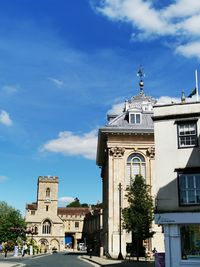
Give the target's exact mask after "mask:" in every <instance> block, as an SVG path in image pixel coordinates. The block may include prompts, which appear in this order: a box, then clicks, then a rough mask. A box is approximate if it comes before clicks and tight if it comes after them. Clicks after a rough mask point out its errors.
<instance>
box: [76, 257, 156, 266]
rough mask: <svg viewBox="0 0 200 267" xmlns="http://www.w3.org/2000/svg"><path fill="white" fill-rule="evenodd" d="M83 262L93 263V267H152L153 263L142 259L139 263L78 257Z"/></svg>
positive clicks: (133, 260) (132, 260)
mask: <svg viewBox="0 0 200 267" xmlns="http://www.w3.org/2000/svg"><path fill="white" fill-rule="evenodd" d="M80 258H82V259H83V260H87V261H89V262H91V263H93V264H94V265H95V266H105V267H106V266H107V267H154V266H155V263H154V261H153V260H148V261H146V260H145V259H144V258H140V261H139V262H138V261H136V259H130V260H129V259H127V260H116V259H107V258H104V257H103V258H100V257H96V256H92V257H90V256H87V255H84V256H80Z"/></svg>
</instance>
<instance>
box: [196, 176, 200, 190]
mask: <svg viewBox="0 0 200 267" xmlns="http://www.w3.org/2000/svg"><path fill="white" fill-rule="evenodd" d="M196 188H197V189H200V175H196Z"/></svg>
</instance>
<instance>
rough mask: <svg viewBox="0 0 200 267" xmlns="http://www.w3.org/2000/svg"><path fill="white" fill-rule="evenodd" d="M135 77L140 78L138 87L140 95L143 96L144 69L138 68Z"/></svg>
mask: <svg viewBox="0 0 200 267" xmlns="http://www.w3.org/2000/svg"><path fill="white" fill-rule="evenodd" d="M137 76H138V77H140V82H139V86H140V95H143V93H144V92H143V87H144V81H143V78H144V77H145V73H144V69H143V67H142V66H140V67H139V70H138V72H137Z"/></svg>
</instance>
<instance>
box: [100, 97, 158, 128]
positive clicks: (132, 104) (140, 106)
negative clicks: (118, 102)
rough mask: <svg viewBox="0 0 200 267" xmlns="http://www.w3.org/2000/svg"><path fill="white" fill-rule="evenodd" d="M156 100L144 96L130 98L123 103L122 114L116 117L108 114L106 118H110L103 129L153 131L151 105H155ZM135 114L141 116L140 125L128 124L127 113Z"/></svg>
mask: <svg viewBox="0 0 200 267" xmlns="http://www.w3.org/2000/svg"><path fill="white" fill-rule="evenodd" d="M155 103H156V100H155V99H153V98H152V97H150V96H146V95H144V94H140V95H136V96H134V97H132V98H131V99H130V100H129V101H126V102H125V107H124V110H123V111H122V113H121V114H120V115H118V116H115V118H114V115H113V114H109V115H108V118H111V119H110V120H109V122H108V123H107V125H106V127H104V129H105V128H110V127H111V128H116V129H118V131H120V130H123V129H127V130H128V129H129V130H130V129H132V130H134V129H135V130H136V131H138V132H140V131H142V130H144V131H146V130H150V131H153V120H152V115H153V105H155ZM130 112H133V113H134V112H136V113H140V114H141V124H131V123H129V113H130Z"/></svg>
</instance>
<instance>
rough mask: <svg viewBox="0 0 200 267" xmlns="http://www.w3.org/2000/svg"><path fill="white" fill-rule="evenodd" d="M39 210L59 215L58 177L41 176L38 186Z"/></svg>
mask: <svg viewBox="0 0 200 267" xmlns="http://www.w3.org/2000/svg"><path fill="white" fill-rule="evenodd" d="M37 186H38V187H37V190H38V191H37V204H38V210H40V211H44V212H45V213H46V212H47V213H52V214H57V209H58V177H56V176H51V177H49V176H39V177H38V185H37Z"/></svg>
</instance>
